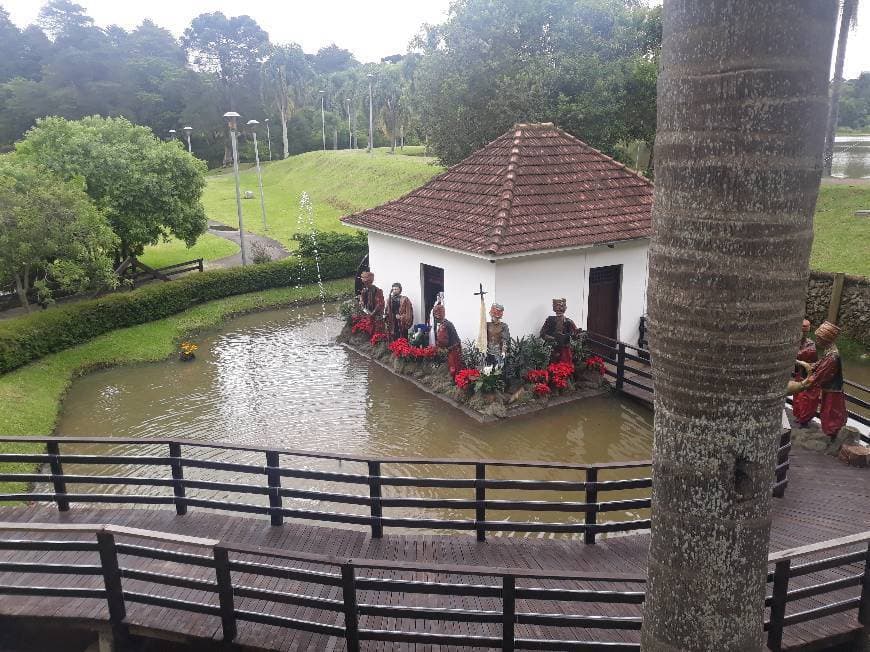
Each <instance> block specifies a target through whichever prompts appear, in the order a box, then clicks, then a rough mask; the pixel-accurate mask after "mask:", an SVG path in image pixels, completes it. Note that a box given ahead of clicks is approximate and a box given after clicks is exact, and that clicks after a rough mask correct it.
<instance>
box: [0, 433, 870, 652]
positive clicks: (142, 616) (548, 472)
mask: <svg viewBox="0 0 870 652" xmlns="http://www.w3.org/2000/svg"><path fill="white" fill-rule="evenodd" d="M787 435H788V433H787V431H786V433H785V434H784V438H783V442H782V444H783V445H782V447H781V450H780V455H781V458H780V459H781V460H783V459H784V461H783V462H781V463H780V465H779V467H780V471H779V473H780V477H781V479H780V480H779V481H777V482H776V483H775V485H774V487H772V489H774V490H777V493H779V494H782V493H783V490H785V488H786V484H787V491H785V492H784V497H782V498H777V499H774V501H773V515H774V518H773V528H772V534H771V555H770V568H769V570H770V572H769V575H768V596H769V597H768V599H767V603H766V607H765V622H766V625H765V627H766V630H767V636H768V639H767V640H768V647H769V648H770V649H772V650H778V649H820V648H821V647H822V646H824V645H831V644H835V643H848V642H850V641H853V640H856V639H857V637H859V636H861V634H862V631H863V626H864V624H868V621H870V565H868V558H870V548H868V543H870V473H868V472H867V471H865V470H862V469H855V468H852V467H848V466H845V465H843V464H841V463H839V462H837V461H836V460H835V459H833V458H831V457H827V456H825V455H822V454H820V453H812V452H807V451H797V452H791V454H790V455H789V453H790V445H789V443H788V436H787ZM9 439H11V438H4V439H3V441H8V440H9ZM36 441H47V442H48V452H47V453H45V454H39V455H17V454H16V455H12V454H6V455H0V464H4V463H21V462H23V463H27V464H41V465H43V466H44V467H45V468H46V469H48V471H49V472H48V473H45V474H28V473H24V474H22V473H4V474H2V475H0V481H14V480H19V481H26V482H31V483H34V491H33V492H30V493H27V494H18V493H8V494H3V495H0V500H3V501H7V502H9V501H19V500H22V499H23V500H28V501H32V503H33V504H30V505H27V506H15V507H7V508H4V509H3V510H0V520H2V521H3V523H2V524H0V618H8V619H10V621H12V622H18V621H22V622H23V621H27V620H29V619H35V618H38V619H41V620H40V622H45V621H46V619H55V620H57V621H59V622H64V623H67V624H68V626H80V627H89V628H92V629H96V630H100V629H102V630H103V631H106V632H110V633H111V634H112V636H113V637H114V640H115V641H117V642H118V644H119V646H124V645H125V643H126V642H127V641H128V640H129V638H130V637H131V636H148V637H167V638H176V639H177V638H181V639H184V640H189V641H200V642H202V641H205V642H209V641H211V642H218V641H226V642H232V643H233V644H234V645H235V646H236V647H237V649H257V650H296V649H299V650H302V649H317V650H360V649H362V650H388V649H389V650H392V649H419V650H429V649H442V648H446V649H469V648H470V649H502V650H515V649H516V650H519V649H538V650H542V649H544V650H599V649H613V650H636V649H638V648H639V630H640V626H641V610H642V603H643V599H644V588H645V577H646V552H647V547H648V543H649V537H648V532H647V530H646V528H647V527H648V525H649V521H648V514H647V513H646V511H645V510H646V509H648V507H649V490H650V486H651V480H650V479H649V477H648V476H649V462H636V463H627V464H613V465H607V464H603V465H602V464H598V465H553V464H546V463H534V462H500V461H482V460H473V461H471V460H466V461H463V460H407V459H403V460H395V459H389V460H388V459H370V458H359V457H358V458H346V457H340V456H334V455H321V454H313V453H307V452H302V451H275V450H265V449H251V448H243V447H235V446H214V445H208V444H202V443H199V442H182V441H177V440H145V441H143V440H130V442H129V443H128V442H124V441H121V442H118V441H113V440H106V439H100V440H95V439H73V438H69V439H67V438H63V439H47V440H36ZM117 445H124V446H130V447H134V448H135V447H138V449H136V450H137V451H139V452H141V453H142V454H140V455H131V454H128V453H125V454H118V453H117V452H116V451H115V450H113V447H114V446H117ZM785 458H788V459H785ZM117 465H124V466H125V469H126V471H125V473H124V474H123V475H122V474H119V473H118V472H117V470H114V469H117ZM86 467H100V468H107V469H108V473H107V474H104V475H94V474H93V473H90V472H89V473H84V472H81V471H79V469H84V468H86ZM507 467H510V468H511V473H510V476H511V477H510V478H507V477H505V474H503V473H502V471H503V470H504V469H505V468H507ZM355 469H361V470H360V471H356V470H355ZM140 471H141V472H144V473H145V475H142V473H140ZM198 471H208V472H209V473H228V474H231V477H232V481H226V482H224V481H220V480H216V479H200V478H199V477H197V476H196V473H197V472H198ZM786 473H787V477H785V474H786ZM544 475H545V476H546V477H543V476H544ZM300 483H301V484H300ZM70 486H75V487H78V489H77V490H76V491H74V492H71V491H69V487H70ZM107 488H113V489H114V490H115V491H113V492H109V491H108V489H107ZM125 490H126V491H125ZM221 492H222V493H221ZM218 493H220V495H221V496H222V497H221V498H220V499H218V498H217V497H216V496H217V494H218ZM465 494H467V495H465ZM505 494H507V495H508V497H507V498H505V497H502V496H503V495H505ZM541 497H544V498H545V499H544V500H542V499H541ZM578 497H579V498H580V500H578V499H577V498H578ZM40 503H53V504H54V505H53V506H50V505H45V504H40ZM106 503H117V504H121V505H130V506H131V507H123V508H98V507H95V506H96V505H103V504H106ZM335 505H340V506H341V507H340V508H339V509H336V508H335ZM132 506H135V507H143V506H151V507H154V506H156V507H160V506H164V507H174V509H171V508H170V509H159V508H158V509H154V508H151V509H142V508H132ZM407 510H410V511H407ZM423 512H429V513H430V515H429V516H427V517H426V518H420V515H421V513H423ZM515 512H519V513H521V514H525V515H526V516H524V517H523V518H522V520H516V519H513V520H511V519H510V518H505V517H503V516H502V517H501V518H497V515H498V514H502V515H503V514H505V513H515ZM239 513H244V514H249V515H250V516H239V515H237V514H239ZM554 513H555V514H559V515H560V516H559V518H560V520H559V521H552V520H549V519H550V516H551V515H552V514H554ZM461 514H466V516H465V517H460V515H461ZM257 515H261V518H256V516H257ZM317 521H319V522H323V523H331V524H334V523H338V524H341V525H343V526H345V527H342V528H336V527H331V526H330V527H325V526H322V525H315V524H313V523H314V522H317ZM412 528H425V529H428V530H430V531H433V530H435V531H452V532H458V533H462V532H465V533H466V536H444V535H439V534H424V535H419V534H412V535H409V534H405V533H404V532H406V531H410V530H411V529H412ZM385 530H387V532H385ZM472 532H473V533H474V536H472V535H471V533H472ZM517 532H526V533H530V534H531V535H532V536H526V537H515V536H512V535H514V534H515V533H517ZM625 532H629V533H630V534H624V533H625ZM617 533H623V534H621V535H617ZM494 534H495V535H499V536H492V535H494ZM487 535H490V536H488V537H487ZM544 537H547V538H544ZM484 539H485V540H484ZM584 542H585V543H584ZM593 544H594V545H593ZM862 623H863V624H862ZM439 646H440V647H439Z"/></svg>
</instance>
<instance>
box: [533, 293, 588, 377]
mask: <svg viewBox="0 0 870 652" xmlns="http://www.w3.org/2000/svg"><path fill="white" fill-rule="evenodd" d="M567 307H568V302H567V301H565V299H553V312H554V313H556V314H555V315H550V316H549V317H547V319H546V320H545V321H544V325H543V326H541V338H542V339H543V340H544V341H545V342H548V343H549V344H550V345H552V347H553V353H552V354H551V356H550V362H569V363H570V362H572V361H573V356H572V352H571V340H572V338H574V337H575V336H576V335H577V334H578V333H580V329H579V328H577V326H576V325H575V324H574V322H573V321H571V320H570V319H569V318H568V317H566V316H565V310H566V309H567Z"/></svg>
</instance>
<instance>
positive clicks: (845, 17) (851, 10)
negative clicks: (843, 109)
mask: <svg viewBox="0 0 870 652" xmlns="http://www.w3.org/2000/svg"><path fill="white" fill-rule="evenodd" d="M857 15H858V0H843V9H842V11H841V12H840V30H839V36H838V38H837V59H836V61H835V62H834V79H833V80H832V81H831V104H830V107H829V108H828V127H827V129H826V130H825V176H827V177H829V176H831V167H832V166H833V164H834V139H835V137H836V135H837V122H838V121H839V118H840V90H841V89H842V87H843V66H844V64H845V63H846V43H848V41H849V30H850V29H852V26H853V24H854V22H855V17H856V16H857Z"/></svg>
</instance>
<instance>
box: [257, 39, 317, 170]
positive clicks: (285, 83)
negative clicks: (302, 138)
mask: <svg viewBox="0 0 870 652" xmlns="http://www.w3.org/2000/svg"><path fill="white" fill-rule="evenodd" d="M311 77H312V71H311V68H310V66H309V65H308V61H307V59H306V57H305V53H304V52H302V48H301V47H299V46H298V45H297V44H295V43H291V44H290V45H279V46H275V47H273V48H272V51H271V53H270V55H269V58H268V59H267V60H266V62H265V64H263V86H264V88H263V96H264V104H266V105H270V106H271V107H273V108H274V109H275V110H276V111H277V112H278V115H279V116H280V121H281V141H282V143H283V144H284V158H287V157H288V156H290V143H289V141H288V136H287V121H288V120H290V118H292V117H293V112H294V111H295V110H296V107H297V106H298V105H299V104H300V103H301V102H302V98H303V97H304V94H305V86H306V84H307V83H308V81H309V80H310V79H311Z"/></svg>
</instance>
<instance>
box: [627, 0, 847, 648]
mask: <svg viewBox="0 0 870 652" xmlns="http://www.w3.org/2000/svg"><path fill="white" fill-rule="evenodd" d="M836 9H837V2H836V0H819V1H818V2H805V1H803V0H665V3H664V40H663V48H662V68H661V73H660V75H659V80H658V130H657V135H656V145H655V146H656V151H655V154H656V158H655V162H656V163H655V164H656V186H655V201H654V204H653V225H654V236H653V241H652V246H651V249H650V265H649V274H650V278H649V315H650V321H651V334H652V337H651V353H652V362H653V366H654V369H655V428H654V430H655V437H654V444H653V480H654V490H653V500H652V516H651V518H652V533H651V538H650V551H649V580H648V584H647V595H646V602H645V604H644V621H643V630H642V645H643V647H644V649H645V650H677V649H679V650H758V649H760V648H761V643H762V614H763V604H764V595H765V576H766V573H767V554H768V543H769V536H770V507H771V505H770V502H771V489H770V487H771V480H772V476H773V466H774V459H775V451H776V446H777V442H778V438H779V434H780V423H781V421H780V419H781V414H782V408H783V400H784V395H785V388H786V382H787V380H788V376H789V370H790V369H791V367H792V364H793V361H794V356H795V350H796V343H797V337H798V336H797V334H798V333H799V332H800V322H801V319H802V317H803V312H804V294H805V290H806V283H807V278H808V275H809V270H808V262H809V254H810V247H811V244H812V233H813V232H812V215H813V210H814V206H815V202H816V197H817V194H818V186H819V180H820V176H821V170H822V161H821V156H822V149H823V146H824V131H823V129H824V123H825V116H826V113H827V92H826V91H827V77H828V63H827V62H829V61H830V53H831V45H832V42H833V25H834V21H835V17H836Z"/></svg>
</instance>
